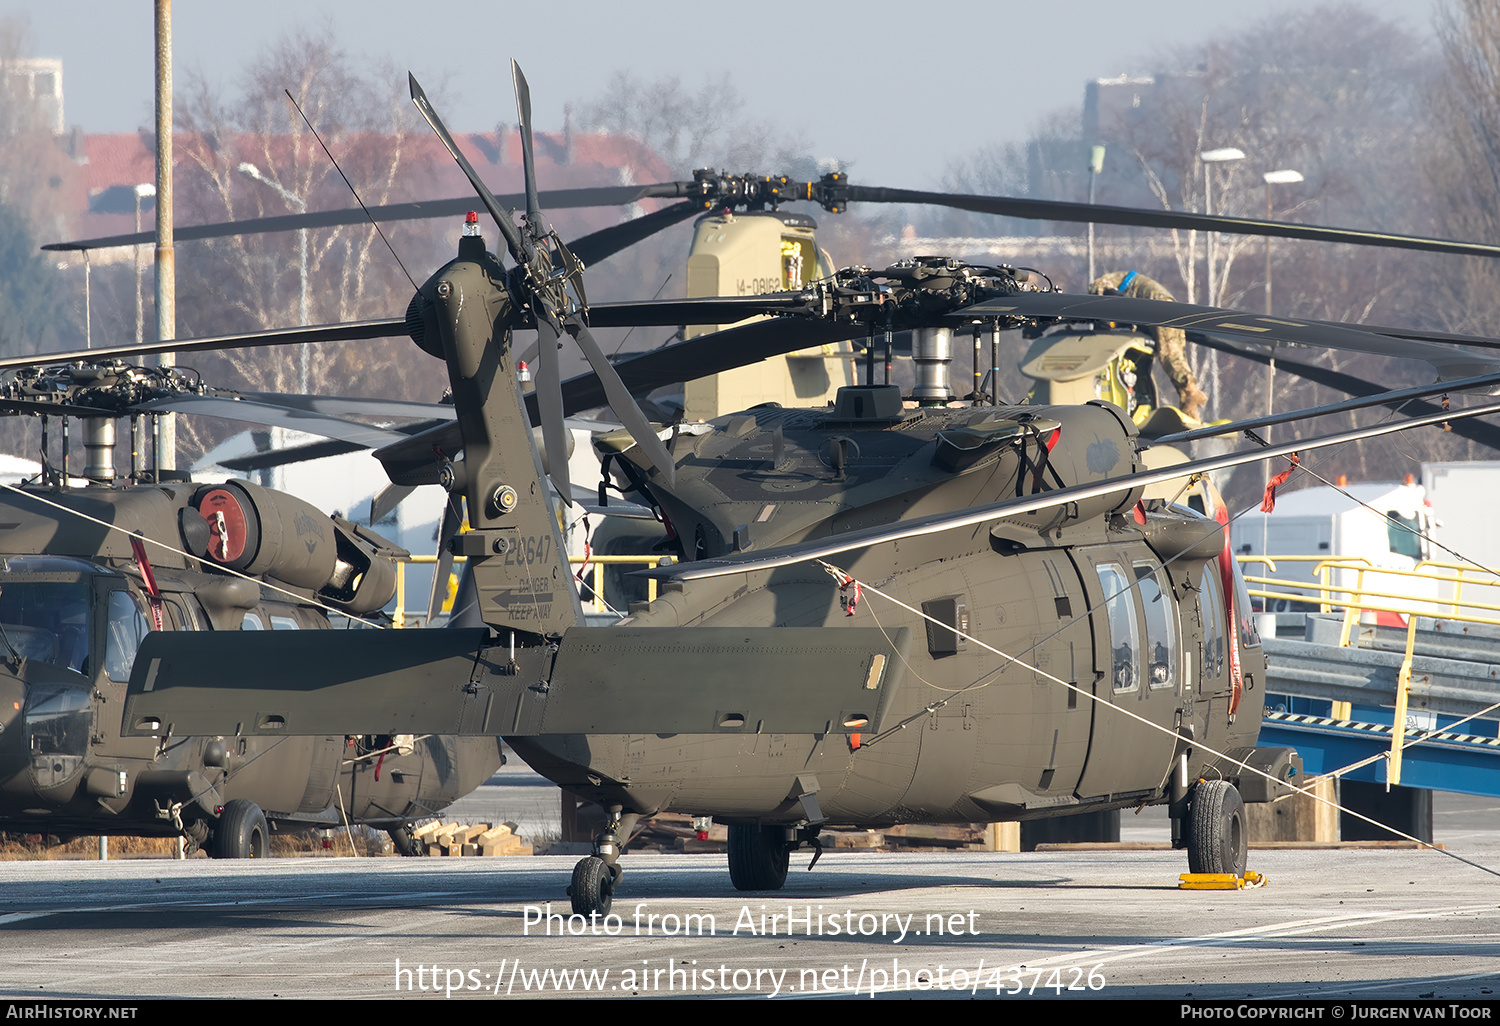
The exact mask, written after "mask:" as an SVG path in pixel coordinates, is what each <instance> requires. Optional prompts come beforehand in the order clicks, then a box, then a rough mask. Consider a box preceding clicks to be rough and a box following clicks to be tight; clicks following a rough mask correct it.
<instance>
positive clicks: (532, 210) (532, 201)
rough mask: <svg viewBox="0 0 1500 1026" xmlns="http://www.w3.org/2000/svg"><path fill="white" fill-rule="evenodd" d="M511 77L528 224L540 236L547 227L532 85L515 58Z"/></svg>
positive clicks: (512, 60) (545, 231)
mask: <svg viewBox="0 0 1500 1026" xmlns="http://www.w3.org/2000/svg"><path fill="white" fill-rule="evenodd" d="M510 77H511V82H512V83H513V84H514V85H515V89H516V118H517V119H518V120H519V122H520V124H519V126H518V127H519V128H520V130H521V156H522V159H523V161H524V164H525V168H526V226H527V227H528V228H529V229H530V230H531V235H532V238H538V237H540V236H542V235H545V234H546V233H547V229H546V227H545V226H544V225H543V223H542V201H541V200H540V199H539V198H538V197H537V194H536V159H535V155H534V151H533V149H532V143H531V87H530V86H528V85H527V84H526V76H525V75H523V74H522V73H521V66H520V65H519V64H517V63H516V62H515V59H514V58H512V59H511V62H510Z"/></svg>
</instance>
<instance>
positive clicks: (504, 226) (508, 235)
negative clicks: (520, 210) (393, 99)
mask: <svg viewBox="0 0 1500 1026" xmlns="http://www.w3.org/2000/svg"><path fill="white" fill-rule="evenodd" d="M406 77H407V78H408V79H409V84H410V86H411V102H412V103H414V104H416V106H417V110H419V111H421V112H422V117H423V118H425V119H426V120H427V124H429V125H430V126H432V130H433V131H434V132H436V133H437V137H438V139H439V140H441V141H442V144H443V148H444V149H446V150H447V151H448V155H449V156H450V157H452V158H453V160H454V162H455V163H456V164H458V167H459V170H461V171H462V172H463V173H464V177H465V178H467V179H468V180H469V185H470V187H471V188H473V190H474V193H475V195H477V196H478V197H479V200H480V202H481V203H483V204H484V208H485V209H486V210H488V211H489V212H490V217H492V218H493V219H494V221H495V227H496V228H499V229H500V234H501V235H503V236H505V245H506V247H507V248H509V250H510V256H511V259H512V260H514V261H515V262H516V263H518V264H519V263H522V262H523V260H522V256H521V254H522V246H521V235H520V233H519V232H518V231H516V224H515V222H514V221H512V220H511V219H510V214H508V213H506V212H505V211H504V210H502V209H501V208H500V202H499V200H497V199H495V196H494V194H493V193H491V192H490V190H489V186H487V185H485V184H484V182H483V181H482V180H480V177H479V173H478V172H476V171H475V170H474V167H473V165H471V164H470V163H469V160H468V158H467V157H465V156H464V155H463V151H462V150H460V149H459V148H458V144H457V143H456V142H454V141H453V136H452V135H451V134H449V132H448V126H447V125H445V124H443V119H442V118H440V117H438V112H437V111H436V110H434V109H433V107H432V104H431V102H429V101H428V99H427V94H426V93H425V92H424V91H423V90H422V87H421V85H419V84H418V82H417V76H415V75H413V74H411V73H409V72H408V73H407V76H406Z"/></svg>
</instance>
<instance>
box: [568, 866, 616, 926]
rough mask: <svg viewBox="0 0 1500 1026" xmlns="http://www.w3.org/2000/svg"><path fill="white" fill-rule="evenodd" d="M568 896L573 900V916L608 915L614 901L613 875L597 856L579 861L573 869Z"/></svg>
mask: <svg viewBox="0 0 1500 1026" xmlns="http://www.w3.org/2000/svg"><path fill="white" fill-rule="evenodd" d="M568 895H569V897H571V898H572V899H573V914H574V915H579V916H588V915H594V914H596V913H597V914H598V915H601V916H604V915H608V914H609V907H610V906H611V905H612V904H614V900H615V874H614V873H612V872H610V867H609V866H608V865H607V864H606V863H605V861H604V860H603V859H601V858H599V857H598V856H597V855H590V856H589V857H588V858H586V859H580V860H579V862H578V865H576V866H574V867H573V884H572V886H571V887H569V888H568Z"/></svg>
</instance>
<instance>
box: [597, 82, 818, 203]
mask: <svg viewBox="0 0 1500 1026" xmlns="http://www.w3.org/2000/svg"><path fill="white" fill-rule="evenodd" d="M573 107H574V109H575V111H576V117H577V123H578V127H579V128H581V129H582V130H584V131H591V132H610V133H614V134H616V135H632V136H634V137H635V138H637V139H639V140H640V141H641V142H642V143H644V144H645V145H646V146H647V147H649V148H650V149H652V150H654V151H655V152H656V153H657V154H659V155H660V156H661V158H662V159H663V160H665V161H666V162H667V164H668V165H669V166H670V167H671V168H672V171H673V173H674V174H676V175H679V176H682V177H686V176H687V175H689V174H691V173H692V172H693V171H695V170H697V169H699V168H705V167H711V168H719V169H724V170H730V171H757V172H762V173H767V174H788V175H792V176H794V177H802V176H810V175H812V174H814V173H815V172H816V161H814V160H812V159H810V158H809V157H808V155H807V151H808V147H807V144H806V142H805V141H803V140H802V139H801V138H799V137H797V136H795V135H790V134H787V133H784V132H782V131H780V130H778V129H777V128H775V127H774V126H773V125H772V124H771V123H770V122H768V121H758V120H754V119H751V118H748V117H745V116H744V114H743V111H744V108H745V100H744V97H742V96H741V95H740V92H739V90H738V89H737V88H736V87H735V85H734V83H733V82H732V81H731V80H730V77H729V76H728V75H727V74H726V75H723V76H721V77H720V78H718V79H717V80H710V81H707V82H705V83H704V84H703V87H702V88H701V89H699V90H698V91H697V92H693V91H692V90H691V89H689V88H688V87H687V86H685V85H683V83H682V80H681V79H680V78H678V77H677V76H675V75H673V76H668V77H665V78H658V79H654V80H651V81H644V80H642V79H640V78H638V77H636V76H635V75H633V74H632V73H631V72H629V71H617V72H616V73H615V75H614V78H613V79H612V80H611V82H610V85H609V88H608V89H606V90H605V91H604V93H603V94H602V95H601V96H599V97H597V98H595V99H593V100H586V101H581V102H578V103H575V104H574V105H573Z"/></svg>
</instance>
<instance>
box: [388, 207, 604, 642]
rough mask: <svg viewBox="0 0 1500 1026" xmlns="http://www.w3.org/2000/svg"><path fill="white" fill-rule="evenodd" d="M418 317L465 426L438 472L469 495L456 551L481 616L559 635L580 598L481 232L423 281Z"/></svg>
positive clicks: (499, 278) (500, 282) (575, 618)
mask: <svg viewBox="0 0 1500 1026" xmlns="http://www.w3.org/2000/svg"><path fill="white" fill-rule="evenodd" d="M418 318H419V319H420V322H421V323H420V333H421V336H422V346H423V348H424V349H427V350H428V351H429V352H434V351H435V349H436V347H435V346H433V345H432V343H433V342H434V341H435V340H440V342H441V345H442V354H441V355H442V356H443V358H444V359H445V360H446V361H447V363H448V380H449V382H450V385H451V387H452V389H453V402H454V407H455V409H456V410H457V413H458V423H459V427H460V428H461V430H462V431H463V440H464V454H463V459H462V460H458V461H455V462H453V463H451V464H449V465H448V466H447V467H445V469H444V480H445V482H449V483H450V491H459V490H461V491H462V492H463V493H464V496H465V498H466V499H467V502H468V514H469V524H470V526H471V527H472V528H473V529H472V530H470V531H466V532H464V533H462V534H460V535H458V536H456V537H455V538H454V539H453V551H454V553H455V554H456V555H462V556H467V557H468V558H469V565H470V567H471V570H472V573H473V576H474V583H475V586H476V589H477V592H478V599H479V612H480V615H481V616H482V617H483V618H484V622H485V623H487V624H489V625H490V626H491V627H496V628H509V629H517V630H525V631H531V632H534V633H536V634H543V635H546V634H561V633H562V632H563V631H565V630H567V629H568V628H569V627H572V626H573V625H575V624H576V623H578V622H579V620H580V619H581V607H580V606H579V602H578V596H577V594H576V592H575V591H574V590H573V585H572V578H571V574H570V572H569V570H568V564H567V552H566V549H565V548H564V546H563V540H562V533H561V531H560V530H559V528H558V522H557V517H556V516H555V515H554V514H553V512H552V509H551V507H550V504H549V502H548V496H547V486H546V482H545V479H544V477H543V474H542V465H541V458H540V456H539V454H538V453H537V451H536V449H535V447H534V445H533V440H532V431H531V420H530V418H529V417H528V416H527V413H526V409H525V407H524V405H523V404H522V402H521V396H520V392H519V390H518V385H517V383H516V371H515V366H514V359H513V354H512V352H511V332H510V324H511V323H512V322H513V321H514V320H515V319H516V311H515V309H514V305H513V302H512V299H511V295H510V293H509V291H508V290H507V288H506V284H505V271H504V269H503V268H502V267H501V266H500V264H499V262H498V261H497V260H495V258H494V257H493V256H491V255H490V254H489V253H488V252H486V251H485V249H484V244H483V242H482V241H481V239H480V238H479V237H477V236H466V237H465V238H463V239H462V240H461V241H460V245H459V256H458V259H457V260H455V261H453V262H452V263H450V264H448V265H447V266H445V267H444V268H442V269H441V270H439V271H438V272H437V273H436V274H435V275H433V276H432V278H431V279H429V280H428V281H427V283H426V284H425V285H423V286H422V288H421V290H420V291H419V292H418V294H417V299H416V301H415V302H414V303H413V305H412V310H411V312H410V313H409V314H408V320H409V321H411V320H414V319H418ZM445 455H447V456H448V457H449V458H450V459H451V458H452V455H453V454H451V453H450V454H445Z"/></svg>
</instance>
